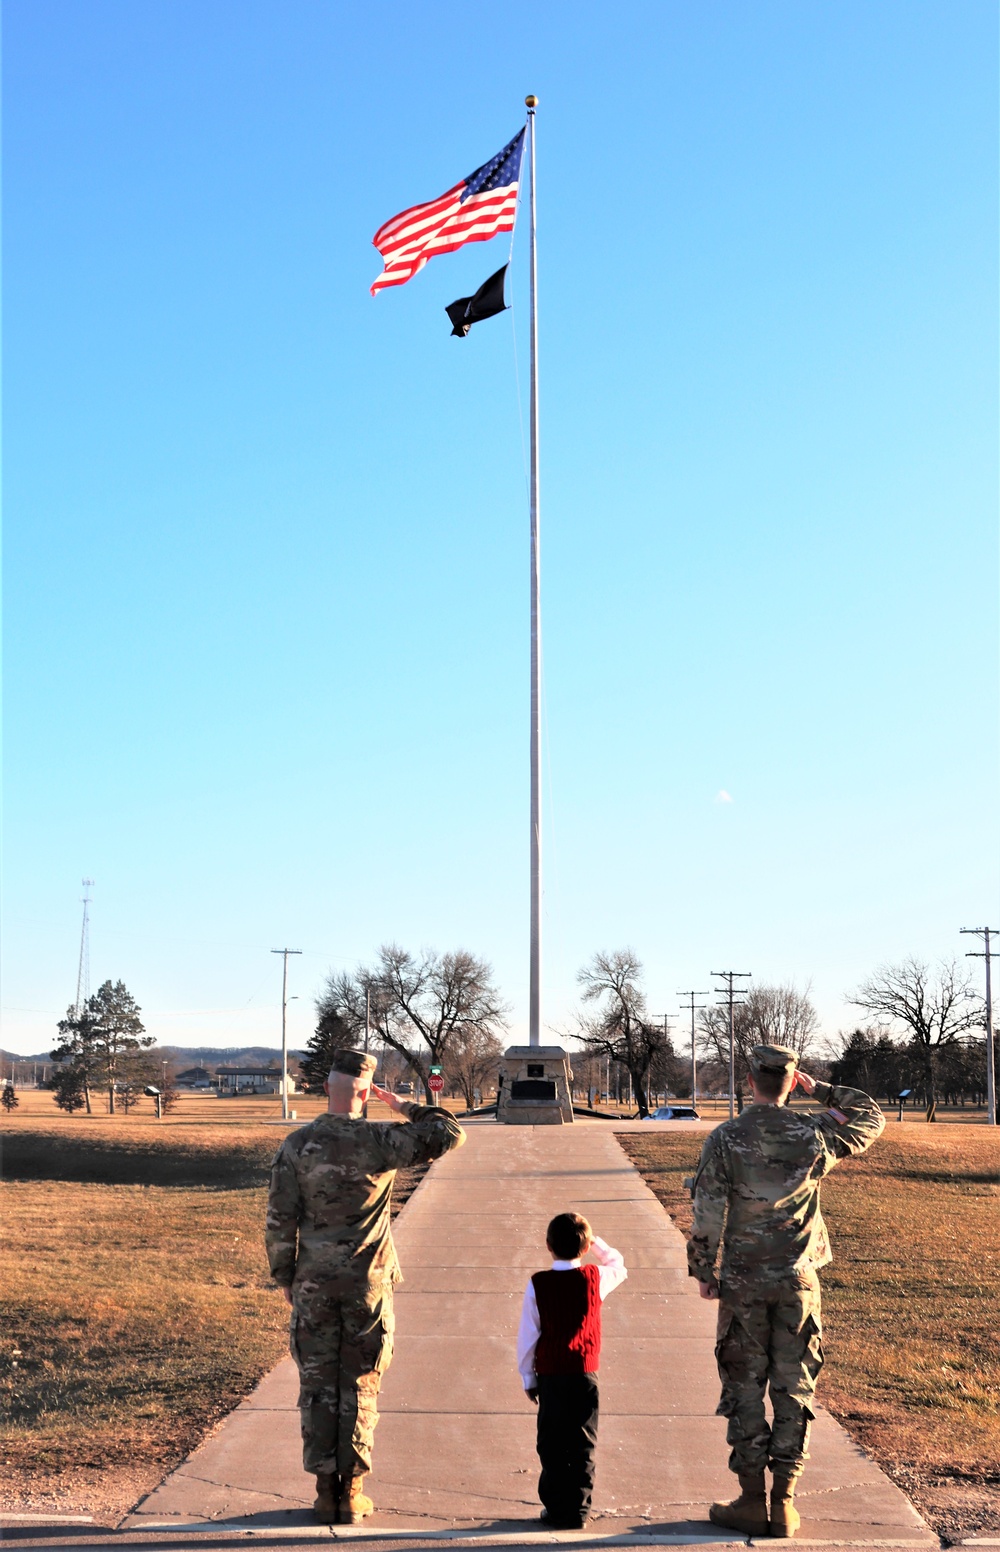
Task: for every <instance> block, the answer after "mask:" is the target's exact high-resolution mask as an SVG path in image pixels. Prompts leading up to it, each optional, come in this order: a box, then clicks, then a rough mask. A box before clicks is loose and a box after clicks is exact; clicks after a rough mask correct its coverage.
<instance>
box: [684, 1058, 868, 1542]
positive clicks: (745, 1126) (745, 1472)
mask: <svg viewBox="0 0 1000 1552" xmlns="http://www.w3.org/2000/svg"><path fill="white" fill-rule="evenodd" d="M796 1059H797V1058H796V1054H795V1052H794V1051H792V1050H790V1049H789V1048H788V1047H787V1046H780V1045H758V1046H755V1047H754V1049H753V1051H752V1053H751V1057H750V1086H751V1089H752V1090H753V1101H754V1102H753V1104H752V1105H750V1106H749V1107H748V1108H747V1109H746V1110H744V1111H743V1113H742V1115H739V1116H736V1117H734V1119H733V1120H731V1121H726V1122H725V1123H724V1124H723V1125H722V1126H719V1127H716V1129H715V1131H713V1132H711V1133H710V1134H709V1136H708V1138H707V1139H706V1141H705V1146H704V1148H703V1149H702V1154H701V1162H700V1164H699V1166H698V1173H697V1174H696V1176H695V1177H694V1180H693V1182H691V1185H692V1196H693V1198H694V1224H693V1226H692V1230H691V1239H690V1242H689V1244H688V1271H689V1273H690V1275H691V1276H692V1277H696V1278H697V1279H698V1284H699V1291H700V1293H701V1296H702V1298H705V1299H718V1300H719V1323H718V1340H717V1342H716V1349H715V1351H716V1358H717V1359H718V1364H719V1376H720V1378H721V1380H722V1399H721V1401H720V1402H719V1408H718V1410H719V1413H720V1414H721V1415H722V1416H723V1417H728V1419H729V1427H728V1431H727V1435H726V1437H727V1440H728V1442H729V1444H730V1446H731V1454H730V1457H729V1469H730V1470H731V1471H734V1472H735V1473H736V1474H737V1476H738V1477H739V1481H740V1488H741V1489H742V1491H741V1493H740V1496H739V1497H738V1498H735V1499H733V1500H732V1502H730V1503H716V1504H713V1505H712V1507H711V1509H710V1511H709V1515H710V1518H711V1519H712V1521H713V1522H714V1523H715V1524H716V1525H726V1526H728V1527H730V1528H731V1529H733V1530H740V1531H744V1532H748V1533H750V1534H756V1535H761V1534H764V1535H766V1534H768V1532H770V1534H771V1535H772V1536H792V1535H794V1533H795V1531H796V1530H797V1529H798V1526H799V1516H798V1513H797V1511H796V1509H795V1507H794V1505H793V1502H792V1500H793V1497H794V1492H795V1483H796V1481H797V1479H798V1477H799V1476H800V1475H801V1473H802V1466H803V1461H804V1460H805V1459H806V1453H807V1447H808V1443H809V1424H810V1422H811V1421H812V1416H813V1414H812V1410H811V1403H812V1399H813V1394H814V1392H815V1389H816V1380H817V1378H818V1376H819V1371H820V1369H821V1368H822V1365H823V1347H822V1326H821V1320H820V1287H819V1278H818V1277H817V1275H816V1274H817V1271H818V1270H819V1268H820V1267H822V1266H827V1265H828V1264H829V1262H830V1261H831V1260H832V1257H831V1254H830V1246H829V1242H828V1240H827V1234H826V1227H825V1225H824V1223H823V1219H822V1216H821V1214H820V1207H819V1187H820V1181H821V1180H822V1178H823V1176H824V1175H826V1174H828V1173H829V1171H830V1170H831V1169H832V1168H833V1167H834V1165H835V1164H838V1163H839V1162H840V1160H841V1159H843V1158H847V1157H848V1155H849V1154H852V1153H863V1152H864V1151H865V1149H866V1148H868V1147H870V1146H871V1144H872V1143H873V1142H874V1141H875V1139H876V1138H877V1137H878V1136H879V1134H880V1133H881V1131H882V1128H883V1127H884V1126H885V1117H884V1116H883V1114H882V1112H881V1110H880V1109H879V1107H878V1105H877V1104H876V1103H875V1101H874V1100H873V1099H870V1098H869V1097H868V1095H867V1094H863V1093H861V1091H860V1090H859V1089H849V1088H842V1087H839V1086H837V1087H833V1086H831V1085H830V1084H829V1083H818V1082H816V1081H815V1080H814V1079H813V1078H810V1077H808V1076H807V1074H806V1073H804V1072H798V1071H797V1070H796V1066H795V1063H796ZM796 1085H797V1086H798V1087H799V1088H801V1089H802V1090H803V1092H804V1093H806V1094H815V1096H816V1098H817V1099H818V1100H819V1102H820V1103H821V1104H823V1105H826V1106H827V1107H828V1108H827V1109H825V1110H822V1111H820V1112H819V1113H818V1114H816V1113H809V1114H807V1113H805V1112H803V1111H800V1110H789V1109H788V1108H787V1106H786V1104H785V1101H786V1100H787V1098H788V1095H789V1094H790V1093H791V1091H792V1089H793V1088H795V1087H796ZM720 1241H721V1243H722V1265H721V1268H720V1270H719V1273H718V1276H716V1269H715V1264H716V1257H717V1255H718V1251H719V1244H720ZM765 1387H769V1388H770V1396H771V1407H772V1410H773V1413H774V1421H773V1425H772V1426H771V1427H768V1424H767V1419H766V1417H765V1413H764V1390H765ZM768 1466H770V1468H771V1472H772V1476H773V1487H772V1492H771V1507H770V1514H769V1513H768V1505H767V1497H766V1484H765V1477H764V1471H765V1468H766V1467H768Z"/></svg>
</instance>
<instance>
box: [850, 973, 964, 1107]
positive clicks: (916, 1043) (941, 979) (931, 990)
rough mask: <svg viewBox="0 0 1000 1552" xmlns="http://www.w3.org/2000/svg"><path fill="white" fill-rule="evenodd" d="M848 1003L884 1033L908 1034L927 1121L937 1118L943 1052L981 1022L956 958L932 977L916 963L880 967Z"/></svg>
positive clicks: (853, 994) (931, 974) (854, 993)
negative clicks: (919, 1075)
mask: <svg viewBox="0 0 1000 1552" xmlns="http://www.w3.org/2000/svg"><path fill="white" fill-rule="evenodd" d="M850 1001H851V1002H853V1003H854V1005H855V1007H858V1008H864V1010H865V1012H866V1013H870V1014H871V1015H872V1016H873V1017H874V1018H875V1020H876V1022H877V1023H878V1024H879V1025H881V1026H882V1027H883V1028H884V1029H887V1030H888V1029H892V1028H894V1027H895V1028H899V1026H900V1025H902V1027H903V1028H904V1029H905V1030H906V1031H907V1033H908V1035H909V1038H910V1042H911V1044H912V1046H913V1047H914V1048H915V1050H916V1052H917V1054H918V1057H919V1060H920V1063H921V1066H922V1069H923V1076H924V1089H925V1091H926V1094H927V1120H928V1121H934V1120H936V1119H937V1077H938V1065H939V1059H940V1057H941V1054H942V1052H944V1051H945V1050H946V1049H947V1048H948V1047H950V1046H954V1045H956V1044H957V1043H958V1042H959V1041H961V1040H962V1038H963V1036H965V1035H966V1034H967V1033H968V1031H969V1030H970V1029H974V1028H976V1027H977V1026H979V1025H981V1024H982V1023H983V1020H984V1017H985V1014H984V1008H983V999H982V998H981V997H980V996H979V994H978V992H976V991H975V990H974V988H973V985H972V981H971V979H970V977H969V976H968V975H966V974H965V973H964V970H960V969H959V966H958V965H957V963H956V962H955V960H954V959H950V960H943V961H942V962H941V964H940V965H939V966H938V968H937V972H936V973H935V972H933V971H932V970H931V968H930V966H929V965H925V964H922V963H921V961H920V960H918V959H913V958H910V959H904V960H903V961H902V963H901V964H898V965H880V966H879V968H878V969H877V970H876V971H875V974H874V975H873V976H871V977H869V979H868V980H867V981H865V982H863V983H862V985H861V986H859V987H858V989H857V991H856V992H853V993H852V994H851V997H850Z"/></svg>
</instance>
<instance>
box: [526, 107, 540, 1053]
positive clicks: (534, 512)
mask: <svg viewBox="0 0 1000 1552" xmlns="http://www.w3.org/2000/svg"><path fill="white" fill-rule="evenodd" d="M535 103H536V99H535V98H533V97H529V98H528V100H527V107H528V149H529V151H530V154H531V172H530V178H531V181H530V184H529V214H530V218H531V220H530V232H529V245H528V252H529V288H530V290H529V298H530V314H531V323H530V329H529V340H530V357H531V362H530V373H531V402H530V411H529V413H530V419H531V468H530V498H529V499H530V509H531V936H530V960H531V964H530V972H529V978H528V980H529V987H528V1044H529V1045H540V1044H541V1030H542V804H541V796H542V789H541V766H542V724H541V702H542V693H541V691H542V667H541V624H542V621H541V585H540V575H539V507H538V265H537V258H536V251H535Z"/></svg>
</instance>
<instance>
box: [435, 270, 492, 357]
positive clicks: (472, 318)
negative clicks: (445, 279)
mask: <svg viewBox="0 0 1000 1552" xmlns="http://www.w3.org/2000/svg"><path fill="white" fill-rule="evenodd" d="M507 269H508V266H507V265H506V264H505V265H504V267H503V269H498V270H497V272H496V274H495V275H491V276H490V278H489V280H484V281H483V283H482V285H481V286H480V287H479V290H478V291H477V292H476V293H475V295H474V296H460V297H459V299H458V301H457V302H451V303H450V304H449V305H448V306H447V307H446V308H445V312H446V313H447V314H448V317H449V318H450V319H451V322H452V330H451V332H452V334H457V335H458V337H459V339H464V338H465V336H466V335H467V334H468V332H469V330H470V329H471V328H472V325H473V324H474V323H479V322H481V320H482V319H483V318H495V317H496V315H497V313H502V312H505V311H506V308H507V303H506V302H505V301H504V299H503V288H504V281H505V280H506V278H507Z"/></svg>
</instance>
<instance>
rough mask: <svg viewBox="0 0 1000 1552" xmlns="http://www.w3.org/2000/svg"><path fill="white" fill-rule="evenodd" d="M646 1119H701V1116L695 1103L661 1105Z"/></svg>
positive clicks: (645, 1118) (645, 1117)
mask: <svg viewBox="0 0 1000 1552" xmlns="http://www.w3.org/2000/svg"><path fill="white" fill-rule="evenodd" d="M643 1119H644V1120H646V1121H700V1120H701V1116H700V1115H699V1114H698V1112H697V1110H696V1109H695V1108H694V1106H693V1105H660V1106H659V1108H658V1109H657V1110H654V1111H653V1113H652V1115H648V1116H644V1117H643Z"/></svg>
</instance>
